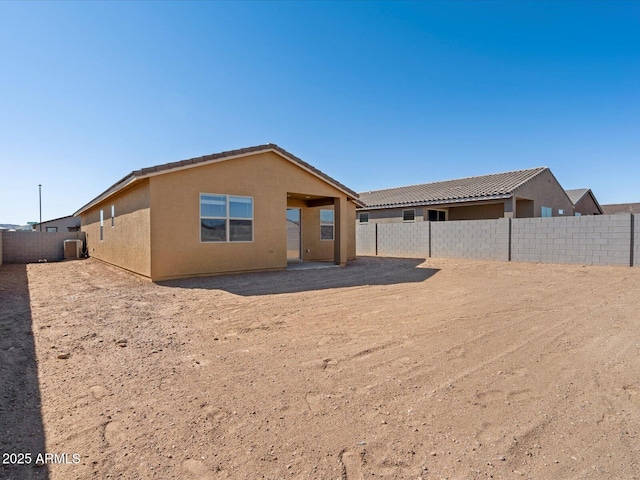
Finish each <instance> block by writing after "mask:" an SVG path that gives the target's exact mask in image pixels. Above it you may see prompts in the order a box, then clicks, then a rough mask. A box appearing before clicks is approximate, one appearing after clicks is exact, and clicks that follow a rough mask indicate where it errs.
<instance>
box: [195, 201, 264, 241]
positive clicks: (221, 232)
mask: <svg viewBox="0 0 640 480" xmlns="http://www.w3.org/2000/svg"><path fill="white" fill-rule="evenodd" d="M200 241H201V242H251V241H253V198H251V197H235V196H227V195H209V194H204V193H203V194H201V195H200Z"/></svg>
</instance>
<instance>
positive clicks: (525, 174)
mask: <svg viewBox="0 0 640 480" xmlns="http://www.w3.org/2000/svg"><path fill="white" fill-rule="evenodd" d="M545 170H548V168H547V167H538V168H531V169H527V170H516V171H513V172H504V173H495V174H491V175H482V176H477V177H467V178H460V179H456V180H446V181H443V182H433V183H423V184H420V185H410V186H407V187H398V188H389V189H385V190H374V191H369V192H361V193H360V200H361V201H362V202H364V203H365V205H366V207H365V208H389V207H405V206H418V205H437V204H444V203H460V202H472V201H478V200H493V199H501V198H509V197H510V196H511V195H512V194H513V192H514V190H516V189H517V188H518V187H521V186H522V185H524V184H525V183H527V182H528V181H530V180H531V179H533V178H534V177H536V176H537V175H539V174H540V173H542V172H544V171H545Z"/></svg>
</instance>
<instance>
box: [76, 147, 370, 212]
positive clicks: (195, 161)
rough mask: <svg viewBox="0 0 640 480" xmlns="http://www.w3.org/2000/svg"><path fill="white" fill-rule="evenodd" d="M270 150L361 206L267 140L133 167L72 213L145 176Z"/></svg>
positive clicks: (348, 191)
mask: <svg viewBox="0 0 640 480" xmlns="http://www.w3.org/2000/svg"><path fill="white" fill-rule="evenodd" d="M269 151H271V152H274V153H277V154H278V155H280V156H281V157H283V158H284V159H286V160H288V161H290V162H291V163H293V164H295V165H297V166H298V167H300V168H302V169H303V170H306V171H307V172H309V173H311V174H312V175H315V176H316V177H318V178H320V179H322V180H324V181H325V182H327V183H329V184H330V185H332V186H333V187H335V188H337V189H338V190H340V191H341V192H343V193H345V194H347V195H348V196H350V197H353V199H354V203H356V205H360V204H361V202H360V201H359V200H358V194H357V193H356V192H354V191H353V190H351V189H349V188H347V187H346V186H344V185H343V184H341V183H340V182H338V181H337V180H335V179H333V178H331V177H330V176H329V175H327V174H326V173H323V172H321V171H320V170H318V169H317V168H315V167H314V166H312V165H310V164H308V163H307V162H305V161H304V160H302V159H300V158H298V157H296V156H295V155H293V154H291V153H289V152H287V151H286V150H285V149H284V148H281V147H279V146H278V145H276V144H274V143H267V144H265V145H256V146H253V147H247V148H241V149H238V150H228V151H226V152H219V153H213V154H211V155H205V156H203V157H196V158H190V159H187V160H181V161H178V162H171V163H165V164H162V165H155V166H153V167H148V168H142V169H140V170H134V171H133V172H131V173H130V174H129V175H127V176H126V177H124V178H122V179H121V180H120V181H118V182H116V183H114V184H113V185H112V186H111V187H109V188H108V189H107V190H105V191H104V192H102V193H101V194H100V195H98V196H97V197H96V198H94V199H93V200H91V201H90V202H89V203H87V204H86V205H84V206H83V207H82V208H80V209H79V210H78V211H77V212H75V213H74V214H73V215H74V216H77V215H80V214H81V213H83V212H85V211H86V210H88V209H89V208H91V207H93V206H94V205H96V204H97V203H99V202H101V201H103V200H104V199H106V198H108V197H110V196H111V195H113V194H115V193H117V192H119V191H120V190H122V189H123V188H125V187H127V186H129V185H131V184H133V183H135V182H137V181H139V180H142V179H144V178H148V177H151V176H155V175H162V174H165V173H170V172H173V171H176V170H183V169H186V168H193V167H199V166H202V165H207V164H211V163H216V162H221V161H225V160H231V159H234V158H238V157H245V156H247V155H252V154H255V153H263V152H269Z"/></svg>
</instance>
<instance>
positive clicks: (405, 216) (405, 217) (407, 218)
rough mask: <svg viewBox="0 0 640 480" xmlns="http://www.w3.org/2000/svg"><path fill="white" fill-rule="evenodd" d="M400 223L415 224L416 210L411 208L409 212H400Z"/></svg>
mask: <svg viewBox="0 0 640 480" xmlns="http://www.w3.org/2000/svg"><path fill="white" fill-rule="evenodd" d="M402 221H403V222H415V221H416V210H415V209H414V208H411V209H409V210H402Z"/></svg>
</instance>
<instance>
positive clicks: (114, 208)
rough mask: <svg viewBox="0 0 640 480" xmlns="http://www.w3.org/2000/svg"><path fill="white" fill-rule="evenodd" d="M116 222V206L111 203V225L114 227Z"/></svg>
mask: <svg viewBox="0 0 640 480" xmlns="http://www.w3.org/2000/svg"><path fill="white" fill-rule="evenodd" d="M115 224H116V206H115V205H111V226H112V227H114V226H115Z"/></svg>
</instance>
